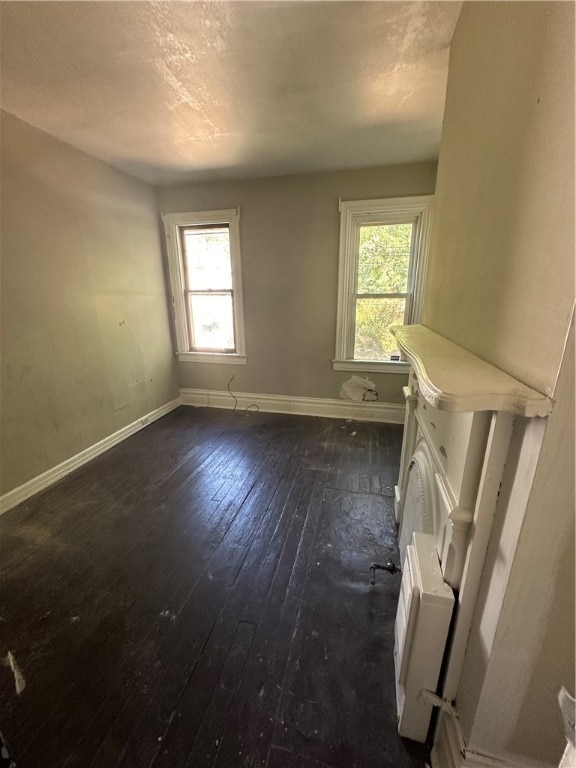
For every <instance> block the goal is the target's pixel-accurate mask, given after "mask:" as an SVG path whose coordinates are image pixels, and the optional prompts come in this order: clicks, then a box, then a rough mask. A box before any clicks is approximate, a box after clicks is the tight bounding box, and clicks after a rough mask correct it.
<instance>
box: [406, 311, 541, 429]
mask: <svg viewBox="0 0 576 768" xmlns="http://www.w3.org/2000/svg"><path fill="white" fill-rule="evenodd" d="M391 330H392V333H393V334H394V336H395V337H396V340H397V341H398V345H399V347H400V349H401V350H402V352H403V353H404V354H405V356H406V358H407V359H408V360H409V362H410V364H411V365H412V367H413V368H414V371H415V373H416V375H417V377H418V384H419V387H420V391H421V392H422V395H423V397H424V399H425V400H426V402H428V403H430V405H432V406H434V407H435V408H438V409H439V410H441V411H451V412H453V413H461V412H465V411H510V412H511V413H517V414H520V415H521V416H547V415H548V414H549V413H550V412H551V411H552V400H551V399H550V398H549V397H546V396H545V395H543V394H541V393H540V392H537V391H536V390H535V389H530V387H527V386H525V385H524V384H522V383H521V382H520V381H517V380H516V379H514V378H513V377H512V376H509V375H508V374H507V373H504V372H503V371H501V370H500V369H499V368H495V367H494V366H493V365H490V364H489V363H487V362H485V361H484V360H481V359H480V358H479V357H476V355H473V354H472V353H471V352H468V351H467V350H465V349H463V348H462V347H460V346H458V345H457V344H454V343H453V342H451V341H448V339H445V338H444V337H443V336H439V335H438V334H437V333H434V331H431V330H430V329H429V328H426V327H425V326H424V325H396V326H393V327H392V329H391Z"/></svg>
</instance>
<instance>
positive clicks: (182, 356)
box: [162, 208, 247, 365]
mask: <svg viewBox="0 0 576 768" xmlns="http://www.w3.org/2000/svg"><path fill="white" fill-rule="evenodd" d="M162 220H163V222H164V229H165V234H166V250H167V255H168V272H169V277H170V289H171V301H172V319H173V322H174V334H175V342H176V354H177V356H178V360H180V361H181V362H194V363H227V364H231V365H246V363H247V357H246V342H245V336H244V302H243V298H242V266H241V260H240V210H239V208H228V209H225V210H218V211H195V212H188V213H163V214H162ZM218 224H221V225H225V226H227V227H228V232H229V237H230V261H231V266H232V290H231V292H230V293H231V297H232V307H233V315H234V339H235V342H236V349H235V351H233V352H225V351H220V350H218V351H208V350H199V351H194V350H192V349H191V344H192V341H191V340H192V336H193V334H192V329H191V328H190V326H189V321H188V317H189V315H188V308H187V302H188V293H189V289H188V287H187V285H186V276H185V263H184V247H183V231H184V230H186V228H187V227H199V226H203V225H206V226H207V227H208V226H214V225H218Z"/></svg>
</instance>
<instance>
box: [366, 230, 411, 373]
mask: <svg viewBox="0 0 576 768" xmlns="http://www.w3.org/2000/svg"><path fill="white" fill-rule="evenodd" d="M412 233H413V225H412V224H411V223H405V224H376V225H364V226H361V227H360V228H359V248H358V271H357V288H356V313H355V334H354V358H355V359H357V360H387V359H389V357H390V354H391V352H393V351H394V350H395V349H396V342H395V339H394V337H393V336H392V334H391V333H390V331H389V330H388V329H389V327H390V326H391V325H395V324H396V325H399V324H402V323H403V322H404V316H405V311H406V301H407V291H408V270H409V265H410V253H411V247H412Z"/></svg>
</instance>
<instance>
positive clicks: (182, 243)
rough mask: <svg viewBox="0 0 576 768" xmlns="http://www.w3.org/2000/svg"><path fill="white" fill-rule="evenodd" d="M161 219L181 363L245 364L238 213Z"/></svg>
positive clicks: (192, 214)
mask: <svg viewBox="0 0 576 768" xmlns="http://www.w3.org/2000/svg"><path fill="white" fill-rule="evenodd" d="M163 218H164V226H165V228H166V242H167V247H168V266H169V270H170V285H171V289H172V306H173V311H174V325H175V331H176V343H177V352H178V358H179V359H180V360H186V361H195V362H203V363H206V362H209V363H236V364H237V365H244V364H245V363H246V350H245V346H244V322H243V312H242V275H241V271H240V230H239V218H240V216H239V211H238V210H237V209H235V208H234V209H232V210H227V211H205V212H203V213H168V214H165V215H164V217H163Z"/></svg>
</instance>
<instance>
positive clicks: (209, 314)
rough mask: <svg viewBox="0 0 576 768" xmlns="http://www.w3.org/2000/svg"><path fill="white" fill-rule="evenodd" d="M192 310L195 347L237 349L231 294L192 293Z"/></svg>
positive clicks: (200, 348) (199, 348)
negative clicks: (209, 294)
mask: <svg viewBox="0 0 576 768" xmlns="http://www.w3.org/2000/svg"><path fill="white" fill-rule="evenodd" d="M190 310H191V312H190V314H191V322H192V323H193V328H194V342H195V344H194V349H196V350H202V349H221V350H234V349H235V346H234V310H233V308H232V296H231V294H225V295H212V296H204V295H195V294H191V295H190Z"/></svg>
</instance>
